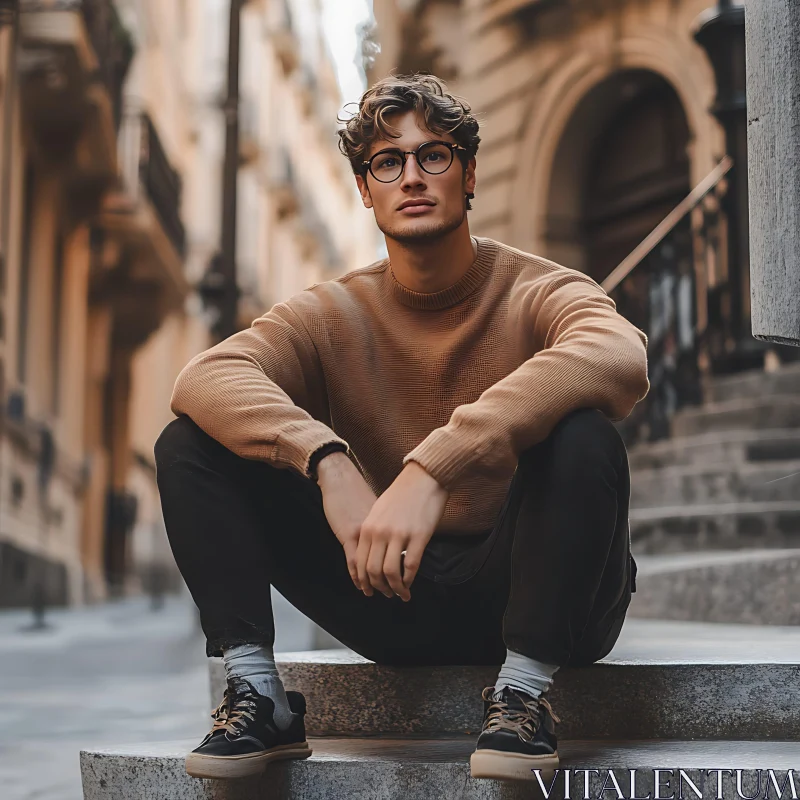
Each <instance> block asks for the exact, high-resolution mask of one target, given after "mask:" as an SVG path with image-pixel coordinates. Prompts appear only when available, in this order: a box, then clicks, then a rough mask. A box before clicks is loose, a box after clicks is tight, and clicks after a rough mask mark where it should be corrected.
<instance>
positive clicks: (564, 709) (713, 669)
mask: <svg viewBox="0 0 800 800" xmlns="http://www.w3.org/2000/svg"><path fill="white" fill-rule="evenodd" d="M626 626H627V623H626ZM779 630H780V629H779ZM742 641H743V640H740V641H739V643H738V645H736V646H735V647H733V648H728V649H727V652H729V651H730V650H731V649H733V650H734V651H735V650H736V648H737V647H738V649H739V650H741V648H742V646H743V644H742ZM778 647H780V645H778ZM748 649H749V651H750V652H751V653H753V652H757V651H756V650H754V648H753V645H752V644H751V645H749V646H748ZM797 650H798V647H797V641H796V640H789V643H788V644H787V646H786V650H785V657H786V659H787V660H788V661H790V662H793V663H769V660H768V659H765V660H764V661H761V662H759V661H758V660H757V661H756V662H755V663H731V662H730V661H726V658H727V657H728V656H725V655H723V656H721V657H720V658H719V659H717V660H716V662H714V660H708V659H706V660H702V659H701V660H698V659H693V658H692V650H691V647H687V646H686V644H685V643H684V646H683V647H676V648H675V650H674V656H672V657H664V656H662V657H661V658H660V659H641V658H640V659H626V658H625V657H624V650H623V652H621V653H619V654H618V655H616V656H615V653H616V652H617V651H616V650H615V653H612V655H611V657H609V658H608V659H605V660H603V661H602V662H599V663H598V664H593V665H592V666H590V667H583V668H572V669H570V668H566V669H563V670H561V671H560V672H559V675H558V680H557V681H556V683H555V684H554V686H553V689H552V690H551V692H550V694H549V699H550V701H551V702H552V704H553V708H554V709H555V711H556V713H557V714H558V716H559V717H560V718H561V720H562V722H561V725H560V726H559V733H560V735H561V736H563V737H565V738H568V739H605V738H612V739H677V738H697V739H737V738H740V737H742V736H747V737H748V738H756V739H764V740H785V739H798V740H800V729H798V727H797V724H796V720H797V719H798V718H800V658H798V657H797V652H796V651H797ZM747 659H748V655H747V654H745V655H744V661H745V662H746V661H747ZM733 660H737V659H733ZM278 666H279V669H280V672H281V675H282V677H283V680H284V683H285V685H286V687H287V688H288V689H295V690H298V691H301V692H303V694H304V695H305V696H306V699H307V701H308V714H307V717H306V725H307V729H308V732H309V735H312V736H360V737H363V736H377V735H395V736H441V735H453V734H464V733H475V732H477V731H479V730H480V726H481V720H482V702H481V699H480V696H481V690H482V689H483V688H484V687H485V686H488V685H490V684H493V683H494V680H495V678H496V677H497V669H498V668H497V667H435V668H433V667H413V668H403V669H400V668H393V667H385V666H379V665H377V664H373V663H372V662H370V661H367V660H366V659H363V658H361V657H360V656H358V655H356V654H355V653H351V652H349V651H317V652H310V653H298V654H282V655H281V654H279V656H278ZM211 681H212V696H213V697H214V700H213V701H212V702H213V704H216V703H218V702H219V699H220V698H221V696H222V688H223V686H222V670H221V664H219V663H218V662H217V663H214V664H213V665H212V678H211ZM799 752H800V750H799Z"/></svg>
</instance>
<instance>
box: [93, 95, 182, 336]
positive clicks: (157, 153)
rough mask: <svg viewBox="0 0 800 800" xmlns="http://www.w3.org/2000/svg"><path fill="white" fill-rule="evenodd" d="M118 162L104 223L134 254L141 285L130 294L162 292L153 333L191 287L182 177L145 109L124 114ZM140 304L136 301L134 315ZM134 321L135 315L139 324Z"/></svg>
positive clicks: (134, 280) (135, 278) (130, 275)
mask: <svg viewBox="0 0 800 800" xmlns="http://www.w3.org/2000/svg"><path fill="white" fill-rule="evenodd" d="M119 165H120V174H119V176H118V179H117V183H118V185H117V188H116V190H114V191H111V192H108V193H107V194H106V196H105V198H104V202H103V208H102V213H101V215H100V225H101V227H102V228H103V230H104V231H105V233H106V234H107V235H109V236H111V237H112V238H113V239H114V240H115V241H116V242H118V243H119V245H120V246H122V247H123V248H124V249H125V250H126V252H128V253H129V254H130V255H131V259H130V265H129V267H128V269H127V272H126V280H127V281H128V283H129V284H135V285H136V286H135V288H132V287H131V288H130V289H129V291H128V294H129V296H131V297H133V296H134V295H137V294H138V296H140V297H145V296H157V297H158V308H159V313H158V314H157V315H156V317H157V319H155V320H154V321H153V322H151V323H148V324H147V326H146V327H147V329H148V330H147V333H149V332H150V330H151V329H152V325H153V324H156V323H159V322H160V320H161V318H162V317H163V315H164V314H165V313H167V312H168V311H169V310H172V309H175V308H178V307H179V306H180V305H181V304H182V302H183V299H184V298H185V296H186V294H187V292H188V290H189V286H188V283H187V281H186V278H185V276H184V271H183V257H184V254H185V251H186V233H185V230H184V226H183V221H182V220H181V216H180V205H181V178H180V175H179V174H178V173H177V171H176V170H175V169H174V168H173V167H172V165H171V164H170V162H169V159H168V157H167V154H166V152H165V150H164V147H163V145H162V144H161V140H160V138H159V136H158V132H157V130H156V127H155V125H154V123H153V121H152V119H151V118H150V116H149V115H148V114H147V113H145V112H143V111H138V110H130V111H128V112H126V113H125V114H123V116H122V120H121V123H120V129H119ZM135 306H136V304H133V305H132V306H131V311H132V314H133V315H134V316H135V314H136V310H135ZM135 323H136V320H135V319H134V320H132V324H133V325H134V327H136V324H135ZM140 327H141V326H140ZM142 335H144V334H142Z"/></svg>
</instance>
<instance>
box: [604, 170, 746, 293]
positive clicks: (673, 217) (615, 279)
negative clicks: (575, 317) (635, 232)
mask: <svg viewBox="0 0 800 800" xmlns="http://www.w3.org/2000/svg"><path fill="white" fill-rule="evenodd" d="M731 167H733V159H732V158H731V157H730V156H725V158H723V159H722V161H720V162H719V164H717V166H716V167H715V168H714V169H713V170H712V171H711V172H709V174H708V175H706V177H705V178H703V180H702V181H700V183H698V184H697V186H695V187H694V189H692V191H691V192H689V194H687V195H686V197H684V198H683V200H681V202H680V203H678V205H677V206H675V208H673V209H672V211H670V212H669V214H667V216H666V217H664V219H662V220H661V222H659V223H658V225H656V227H655V228H654V229H653V230H652V231H651V232H650V234H649V235H648V236H647V237H645V238H644V239H643V240H642V241H641V242H640V243H639V244H638V245H637V246H636V247H635V248H634V249H633V250H632V251H631V253H630V254H629V255H628V256H626V258H625V259H624V260H623V261H622V262H621V263H620V264H619V266H617V267H615V268H614V269H613V270H612V271H611V273H610V274H609V275H608V277H607V278H606V279H605V280H604V281H603V282H602V284H601V286H602V287H603V289H605V290H606V292H611V291H613V290H614V289H616V288H617V286H619V285H620V283H622V281H624V280H625V278H627V277H628V275H630V274H631V272H633V270H635V269H636V267H638V266H639V264H641V263H642V261H644V259H645V258H646V257H647V256H648V255H649V254H650V253H651V252H652V251H653V250H654V249H655V247H657V246H658V244H659V243H660V242H661V241H663V239H664V238H665V237H666V236H667V235H668V234H669V233H671V231H672V230H673V229H674V228H675V226H676V225H677V224H678V223H679V222H680V221H681V220H682V219H683V218H684V217H685V216H686V215H687V214H688V213H689V212H690V211H691V210H692V209H693V208H695V206H697V205H698V203H700V201H701V200H702V199H703V198H704V197H705V196H706V195H707V194H708V193H709V192H710V191H711V190H712V189H713V188H714V187H715V186H716V185H717V184H718V183H719V182H720V181H721V180H722V179H723V178H724V177H725V176H726V175H727V174H728V173H729V172H730V170H731Z"/></svg>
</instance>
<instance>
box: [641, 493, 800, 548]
mask: <svg viewBox="0 0 800 800" xmlns="http://www.w3.org/2000/svg"><path fill="white" fill-rule="evenodd" d="M630 526H631V540H632V542H633V547H634V550H635V551H636V552H640V553H680V552H686V551H697V550H734V549H742V548H761V547H769V548H795V547H800V501H796V500H795V501H789V500H781V501H769V502H742V503H709V504H704V505H693V506H686V505H675V506H659V507H654V508H636V509H632V510H631V512H630Z"/></svg>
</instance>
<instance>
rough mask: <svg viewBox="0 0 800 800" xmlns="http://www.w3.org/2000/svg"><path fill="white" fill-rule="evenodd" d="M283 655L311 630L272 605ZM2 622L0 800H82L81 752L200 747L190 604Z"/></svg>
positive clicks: (140, 604) (136, 604)
mask: <svg viewBox="0 0 800 800" xmlns="http://www.w3.org/2000/svg"><path fill="white" fill-rule="evenodd" d="M275 615H276V624H277V628H278V637H277V642H276V646H277V647H278V648H280V649H284V650H294V649H305V648H307V647H308V646H309V644H308V632H309V629H308V625H307V624H305V622H304V618H303V617H301V616H300V615H299V614H298V612H296V611H295V610H294V609H292V608H291V607H289V606H288V603H286V601H284V600H283V599H282V598H280V597H276V602H275ZM47 620H48V622H49V623H50V624H51V625H52V627H51V628H50V629H48V630H46V631H39V632H22V631H21V630H20V629H21V628H23V627H24V626H27V625H29V624H30V621H31V614H30V612H19V611H7V612H2V613H0V797H2V800H81V798H82V791H81V785H80V774H79V768H78V752H79V751H80V750H81V749H83V748H86V747H102V746H111V745H116V744H133V743H139V742H148V741H154V740H164V739H192V740H197V741H199V740H200V738H202V736H203V735H204V734H205V733H206V732H207V730H208V728H209V727H210V724H211V720H210V717H209V713H210V710H211V709H210V703H209V699H208V698H209V689H208V686H209V684H208V661H207V659H206V657H205V651H204V640H203V637H202V634H201V632H200V629H199V625H198V623H197V619H196V614H195V610H194V607H193V605H192V604H191V601H190V600H189V599H188V598H187V597H180V598H170V599H168V600H167V603H166V605H165V607H164V608H163V609H162V610H161V611H158V612H153V611H151V610H150V607H149V601H148V600H147V599H146V598H135V599H129V600H125V601H120V602H117V603H110V604H106V605H102V606H94V607H89V608H81V609H72V610H57V611H52V612H48V614H47Z"/></svg>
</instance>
